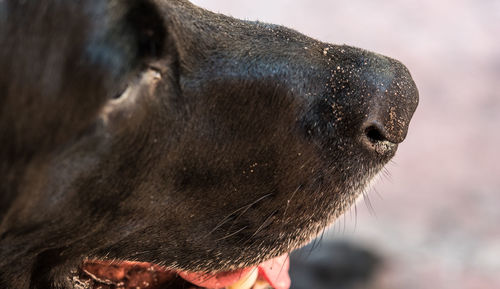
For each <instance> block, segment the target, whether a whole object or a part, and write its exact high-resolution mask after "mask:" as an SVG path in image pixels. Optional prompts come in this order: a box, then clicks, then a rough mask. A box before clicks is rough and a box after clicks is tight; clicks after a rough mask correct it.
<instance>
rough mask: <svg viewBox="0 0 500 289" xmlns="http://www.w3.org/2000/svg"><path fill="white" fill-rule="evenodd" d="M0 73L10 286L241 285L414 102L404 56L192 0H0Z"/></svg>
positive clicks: (396, 133) (347, 189)
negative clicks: (241, 16) (221, 12)
mask: <svg viewBox="0 0 500 289" xmlns="http://www.w3.org/2000/svg"><path fill="white" fill-rule="evenodd" d="M0 69H1V71H0V93H1V95H0V103H1V115H0V154H1V163H0V190H1V191H0V288H9V289H24V288H37V289H38V288H92V287H93V286H94V287H96V288H97V286H101V287H102V288H106V286H107V288H114V287H117V288H132V286H135V287H133V288H136V287H137V288H153V287H154V286H157V285H158V286H160V285H161V284H160V283H161V282H160V281H161V280H160V281H159V278H160V277H161V278H164V280H163V279H162V280H163V281H165V282H164V283H163V286H165V288H172V287H174V286H180V287H181V288H185V287H183V286H187V283H186V281H182V280H184V279H185V280H189V281H190V282H191V283H195V284H198V285H199V286H204V287H210V286H211V287H214V286H216V287H224V286H226V285H227V284H229V283H232V282H237V280H238V278H236V277H235V276H236V275H238V276H241V275H244V274H243V273H245V274H246V272H249V271H248V268H252V266H256V265H258V264H261V263H262V262H264V261H266V260H269V259H271V258H275V257H277V256H282V255H283V254H285V253H287V252H289V251H291V250H293V249H295V248H298V247H300V246H302V245H304V244H305V243H307V242H308V241H309V240H310V239H311V238H313V237H314V236H315V235H316V234H317V233H318V232H320V231H321V230H322V229H323V228H324V227H325V226H327V225H328V224H330V223H331V222H332V221H333V220H335V218H336V217H338V216H339V215H340V214H342V212H343V211H344V210H345V209H346V208H348V207H349V205H351V204H352V203H353V202H354V201H355V200H356V198H357V197H358V195H359V194H360V192H361V191H362V190H363V189H364V188H365V186H366V185H367V183H368V182H369V181H370V180H371V179H372V178H373V176H375V175H376V174H377V173H378V172H379V171H380V169H381V168H382V167H383V166H384V165H385V164H386V163H387V162H388V161H389V159H391V157H392V156H393V155H394V153H395V152H396V148H397V144H398V143H400V142H401V141H403V139H404V138H405V135H406V132H407V128H408V124H409V121H410V118H411V116H412V114H413V112H414V110H415V109H416V106H417V102H418V93H417V89H416V87H415V84H414V82H413V80H412V79H411V76H410V74H409V73H408V71H407V69H406V68H405V67H404V66H403V65H402V64H401V63H399V62H397V61H396V60H393V59H390V58H387V57H384V56H381V55H378V54H374V53H370V52H367V51H364V50H361V49H357V48H353V47H349V46H337V45H331V44H326V43H322V42H319V41H316V40H313V39H311V38H308V37H306V36H304V35H301V34H299V33H297V32H295V31H293V30H290V29H287V28H284V27H280V26H275V25H269V24H264V23H259V22H248V21H240V20H236V19H233V18H230V17H226V16H223V15H219V14H214V13H211V12H208V11H205V10H203V9H200V8H198V7H195V6H193V5H192V4H190V3H188V2H187V1H184V0H168V1H161V0H158V1H153V0H150V1H147V0H129V1H118V0H108V1H105V0H88V1H69V0H45V1H42V0H40V1H19V0H4V1H0ZM282 259H283V258H282ZM123 260H128V261H135V262H123V263H121V262H119V261H123ZM275 260H276V259H271V261H273V262H274V261H275ZM113 261H116V262H113ZM139 262H143V263H139ZM268 262H270V261H268ZM153 264H154V265H153ZM144 266H148V270H149V271H148V270H142V271H141V268H145V267H144ZM283 266H286V264H285V265H283ZM261 267H264V266H261ZM261 267H259V268H261ZM275 267H276V266H275ZM124 268H126V269H124ZM131 268H132V269H133V270H132V269H131ZM134 268H135V269H134ZM120 270H121V271H120ZM134 270H135V271H134ZM133 271H134V272H136V273H133ZM139 271H140V272H139ZM146 271H147V272H149V273H146ZM187 271H189V272H191V273H187ZM223 271H224V272H225V273H220V272H223ZM119 272H121V273H119ZM124 272H125V273H124ZM137 272H139V273H141V274H142V273H144V274H143V275H144V276H143V277H138V276H139V275H140V274H139V273H137ZM217 272H219V273H217ZM259 272H260V273H261V275H266V274H268V273H269V272H266V271H265V269H263V270H262V271H260V269H259ZM120 274H122V275H120ZM134 274H135V275H134ZM147 274H150V275H148V276H149V277H148V276H146V275H147ZM162 274H163V275H162ZM168 274H170V275H168ZM204 274H207V275H204ZM271 274H272V273H271ZM153 275H154V278H152V277H151V276H153ZM167 275H168V276H171V275H172V276H177V275H180V276H181V277H183V279H182V278H177V277H175V278H170V277H168V276H167ZM223 275H224V276H226V277H227V278H228V279H227V280H226V281H224V280H223V279H224V278H223V277H224V276H223ZM134 276H135V277H134ZM141 276H142V275H141ZM159 276H160V277H159ZM162 276H163V277H162ZM165 276H167V277H168V278H167V277H165ZM200 276H211V277H210V278H207V279H213V280H217V282H219V283H217V284H218V285H214V283H210V282H211V281H210V280H208V281H207V280H202V281H200V282H197V281H196V279H197V278H198V279H200ZM228 276H229V277H228ZM86 277H88V279H85V278H86ZM265 277H266V276H265ZM268 277H269V276H267V277H266V278H268ZM141 278H142V279H141ZM145 278H150V279H148V280H149V281H151V280H153V281H154V282H153V281H151V282H149V281H148V282H146V281H144V280H146V279H145ZM161 278H160V279H161ZM259 278H260V277H259ZM285 279H286V278H285ZM179 280H181V281H179ZM228 280H229V281H228ZM240 281H241V280H240ZM285 281H286V280H285ZM285 281H283V282H285ZM138 282H139V283H140V282H142V283H140V284H139V283H138ZM169 282H170V283H169ZM182 282H184V283H182ZM238 282H239V281H238ZM270 282H271V283H272V282H273V281H272V280H270ZM279 282H281V281H276V284H274V285H273V286H276V287H280V286H281V288H285V287H286V286H287V285H286V284H284V283H280V284H278V283H279ZM135 283H137V284H135ZM146 283H147V284H146ZM181 283H182V284H181ZM285 283H286V282H285ZM174 284H177V285H174ZM169 286H170V287H169ZM190 286H191V285H190Z"/></svg>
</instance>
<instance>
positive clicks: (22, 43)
mask: <svg viewBox="0 0 500 289" xmlns="http://www.w3.org/2000/svg"><path fill="white" fill-rule="evenodd" d="M165 19H166V15H162V14H161V13H160V10H159V7H157V6H156V4H154V3H153V2H152V1H147V0H87V1H65V0H63V1H61V0H45V1H18V0H5V1H0V24H1V25H0V67H1V68H2V71H1V73H0V96H1V97H0V144H1V145H0V151H1V153H0V154H2V155H1V156H0V159H2V160H8V159H10V160H16V159H19V158H20V157H22V158H31V157H32V156H36V155H40V154H44V153H47V152H50V151H51V150H54V149H55V148H57V147H58V146H60V145H63V144H64V143H66V142H67V141H70V140H71V139H74V138H75V137H77V136H78V135H80V134H81V133H82V132H83V131H84V130H85V129H86V128H88V127H89V126H90V125H91V124H92V123H93V121H94V120H95V119H96V118H97V115H98V113H99V111H100V110H101V109H102V107H103V106H104V104H105V103H106V101H107V100H108V99H109V98H112V97H113V93H115V92H116V86H117V85H118V84H119V83H120V81H121V80H122V78H124V77H125V76H126V75H127V74H128V73H129V72H131V71H133V70H134V69H136V68H137V67H138V66H139V65H140V64H141V62H143V61H144V60H145V59H150V58H157V57H161V56H162V54H163V51H164V44H165V39H166V37H167V29H166V26H165Z"/></svg>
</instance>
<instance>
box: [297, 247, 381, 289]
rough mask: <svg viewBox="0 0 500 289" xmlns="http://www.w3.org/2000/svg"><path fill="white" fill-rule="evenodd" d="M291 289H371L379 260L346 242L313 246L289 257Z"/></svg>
mask: <svg viewBox="0 0 500 289" xmlns="http://www.w3.org/2000/svg"><path fill="white" fill-rule="evenodd" d="M290 264H291V267H290V278H291V279H292V287H291V289H310V288H315V289H352V288H358V289H361V288H372V285H373V284H372V283H373V280H374V276H375V274H376V273H377V271H378V270H380V267H381V266H382V265H383V260H382V259H381V258H380V257H379V256H378V255H376V253H375V252H373V251H372V250H370V249H367V248H364V247H362V246H358V245H355V244H353V243H352V242H349V241H340V240H336V241H326V242H324V243H321V244H320V245H319V243H318V242H313V243H311V244H309V245H307V246H305V247H304V248H301V249H299V250H296V251H295V252H293V253H292V254H291V256H290Z"/></svg>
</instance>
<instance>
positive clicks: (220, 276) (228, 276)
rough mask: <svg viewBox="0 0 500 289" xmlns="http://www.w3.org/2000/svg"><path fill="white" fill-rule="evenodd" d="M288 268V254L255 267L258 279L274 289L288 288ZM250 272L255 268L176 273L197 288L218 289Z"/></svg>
mask: <svg viewBox="0 0 500 289" xmlns="http://www.w3.org/2000/svg"><path fill="white" fill-rule="evenodd" d="M289 266H290V264H289V260H288V254H285V255H282V256H279V257H276V258H273V259H270V260H267V261H265V262H264V263H261V264H260V265H259V266H257V268H258V270H259V278H261V279H264V280H266V281H267V282H268V283H269V284H270V285H271V286H272V287H273V288H274V289H288V288H289V287H290V277H289V276H288V268H289ZM251 270H255V267H249V268H244V269H240V270H235V271H228V272H222V273H217V274H206V273H194V272H178V274H179V276H181V277H182V278H183V279H184V280H186V281H188V282H190V283H193V284H195V285H197V286H200V287H204V288H210V289H219V288H224V287H227V286H230V285H231V284H234V283H236V282H237V281H238V280H240V279H241V278H244V277H246V276H247V275H248V274H249V273H250V271H251Z"/></svg>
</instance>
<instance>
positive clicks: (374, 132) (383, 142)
mask: <svg viewBox="0 0 500 289" xmlns="http://www.w3.org/2000/svg"><path fill="white" fill-rule="evenodd" d="M363 133H364V135H363V142H364V144H365V146H366V147H367V148H368V149H369V150H370V151H375V152H376V153H378V154H379V155H383V156H389V155H392V154H394V152H395V151H396V148H397V144H396V143H394V142H392V141H390V140H389V138H388V137H387V133H386V131H385V129H384V127H383V126H382V125H381V124H379V123H378V122H369V123H368V124H367V126H366V127H365V129H364V130H363Z"/></svg>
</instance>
